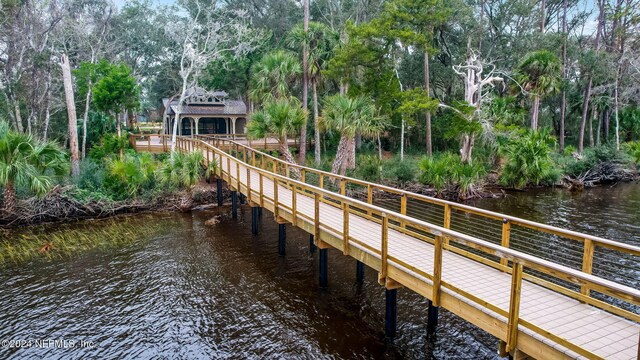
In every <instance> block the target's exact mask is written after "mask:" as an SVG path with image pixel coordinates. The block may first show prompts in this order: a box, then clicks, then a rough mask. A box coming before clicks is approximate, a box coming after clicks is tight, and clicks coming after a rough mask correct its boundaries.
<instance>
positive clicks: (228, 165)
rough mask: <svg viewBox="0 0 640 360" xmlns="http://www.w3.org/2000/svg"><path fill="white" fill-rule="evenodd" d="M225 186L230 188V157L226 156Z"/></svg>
mask: <svg viewBox="0 0 640 360" xmlns="http://www.w3.org/2000/svg"><path fill="white" fill-rule="evenodd" d="M227 184H228V185H229V186H231V157H230V156H227Z"/></svg>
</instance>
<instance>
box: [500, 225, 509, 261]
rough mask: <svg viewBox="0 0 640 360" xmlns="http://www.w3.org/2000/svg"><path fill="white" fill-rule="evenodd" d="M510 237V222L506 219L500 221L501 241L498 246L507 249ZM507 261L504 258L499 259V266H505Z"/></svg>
mask: <svg viewBox="0 0 640 360" xmlns="http://www.w3.org/2000/svg"><path fill="white" fill-rule="evenodd" d="M510 237H511V221H509V220H507V219H503V220H502V240H501V243H500V245H502V246H504V247H506V248H508V247H509V239H510ZM508 263H509V261H508V260H507V259H505V258H500V265H504V266H507V265H508Z"/></svg>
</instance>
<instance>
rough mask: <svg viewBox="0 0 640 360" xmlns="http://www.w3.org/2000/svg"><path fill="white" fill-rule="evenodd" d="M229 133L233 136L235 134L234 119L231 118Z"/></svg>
mask: <svg viewBox="0 0 640 360" xmlns="http://www.w3.org/2000/svg"><path fill="white" fill-rule="evenodd" d="M231 124H232V125H231V130H232V131H231V133H232V134H235V133H236V118H231Z"/></svg>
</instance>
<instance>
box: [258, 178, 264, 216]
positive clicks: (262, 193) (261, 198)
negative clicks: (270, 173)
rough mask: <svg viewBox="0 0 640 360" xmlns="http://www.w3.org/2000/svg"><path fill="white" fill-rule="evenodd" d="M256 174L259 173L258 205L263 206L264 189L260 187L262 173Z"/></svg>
mask: <svg viewBox="0 0 640 360" xmlns="http://www.w3.org/2000/svg"><path fill="white" fill-rule="evenodd" d="M258 175H259V177H258V178H259V179H260V207H261V208H262V207H264V191H263V188H262V173H261V172H260V173H258Z"/></svg>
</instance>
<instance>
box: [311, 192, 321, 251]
mask: <svg viewBox="0 0 640 360" xmlns="http://www.w3.org/2000/svg"><path fill="white" fill-rule="evenodd" d="M313 201H314V203H313V220H314V226H315V227H314V231H313V240H314V241H315V243H316V244H317V243H318V242H319V241H320V194H318V193H314V194H313Z"/></svg>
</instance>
